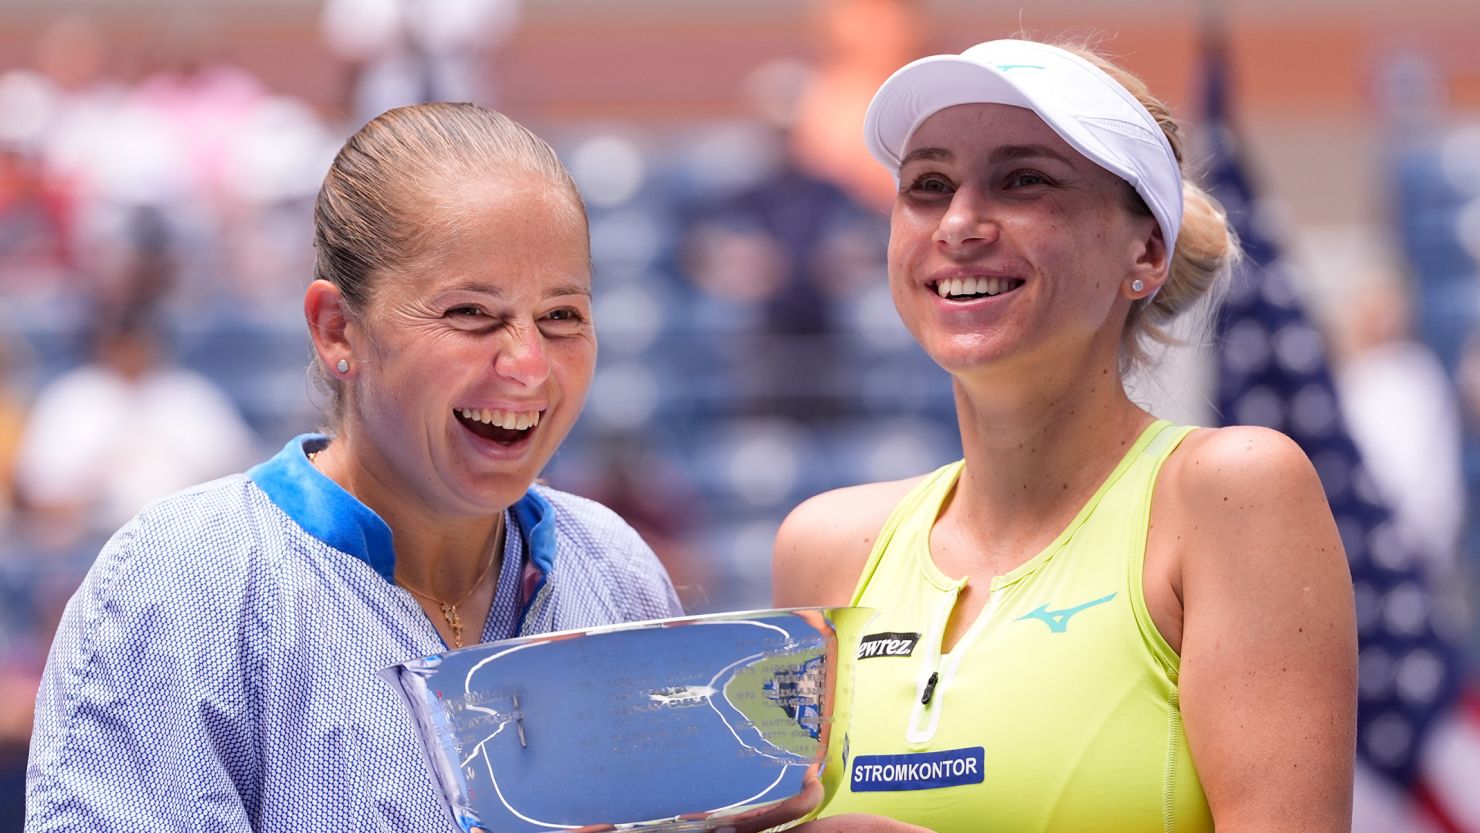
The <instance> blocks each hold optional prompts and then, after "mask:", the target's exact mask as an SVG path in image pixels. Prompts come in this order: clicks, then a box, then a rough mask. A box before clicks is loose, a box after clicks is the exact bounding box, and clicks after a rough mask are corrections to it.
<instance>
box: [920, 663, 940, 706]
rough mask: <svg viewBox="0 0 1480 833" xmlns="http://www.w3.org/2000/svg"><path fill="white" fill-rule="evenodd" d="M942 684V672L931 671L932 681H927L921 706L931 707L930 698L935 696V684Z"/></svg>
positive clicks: (921, 697)
mask: <svg viewBox="0 0 1480 833" xmlns="http://www.w3.org/2000/svg"><path fill="white" fill-rule="evenodd" d="M938 682H940V672H939V671H931V672H930V679H928V680H926V681H925V691H924V692H923V693H921V695H920V705H922V706H928V705H930V698H931V697H933V696H935V684H936V683H938Z"/></svg>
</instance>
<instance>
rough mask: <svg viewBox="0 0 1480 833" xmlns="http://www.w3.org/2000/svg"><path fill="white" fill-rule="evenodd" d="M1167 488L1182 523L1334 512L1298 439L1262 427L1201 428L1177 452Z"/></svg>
mask: <svg viewBox="0 0 1480 833" xmlns="http://www.w3.org/2000/svg"><path fill="white" fill-rule="evenodd" d="M1160 485H1162V487H1165V488H1168V490H1169V491H1171V496H1172V497H1174V499H1175V502H1174V503H1175V510H1177V515H1178V516H1180V518H1181V519H1191V521H1194V522H1200V521H1217V519H1220V518H1242V519H1249V513H1251V512H1257V510H1288V512H1296V513H1299V512H1314V513H1317V515H1320V513H1328V515H1329V509H1328V507H1326V499H1325V494H1323V491H1322V487H1320V479H1319V478H1317V476H1316V469H1314V468H1313V466H1311V463H1310V459H1307V457H1305V453H1304V451H1302V450H1301V448H1299V445H1296V444H1295V441H1294V439H1291V438H1289V436H1286V435H1283V434H1280V432H1277V431H1270V429H1267V428H1257V426H1228V428H1205V429H1197V431H1194V432H1191V434H1190V435H1188V436H1187V439H1185V441H1183V445H1181V447H1180V448H1178V450H1177V453H1175V454H1172V456H1171V459H1168V462H1166V468H1165V471H1163V476H1162V482H1160Z"/></svg>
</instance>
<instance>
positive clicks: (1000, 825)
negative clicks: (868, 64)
mask: <svg viewBox="0 0 1480 833" xmlns="http://www.w3.org/2000/svg"><path fill="white" fill-rule="evenodd" d="M865 137H866V141H867V142H868V145H869V148H870V150H871V151H872V152H873V155H874V156H875V158H877V159H878V160H879V161H880V162H882V163H883V164H884V165H885V166H886V167H887V168H888V169H889V170H890V171H891V172H892V173H893V174H894V175H895V177H896V179H897V181H898V183H899V192H898V196H897V198H896V200H895V203H894V208H893V212H892V215H891V236H890V242H889V285H890V289H891V292H892V295H893V298H894V302H895V306H896V308H897V309H898V311H899V314H900V317H901V318H902V319H903V321H904V323H905V325H906V326H907V327H908V329H909V330H910V332H911V333H912V334H913V335H914V337H915V339H916V340H917V341H918V342H919V343H920V345H921V347H922V348H924V350H925V351H926V352H927V353H928V354H929V355H930V356H931V357H932V358H933V359H934V360H935V361H936V362H937V363H938V364H939V365H940V366H941V367H942V368H944V369H945V370H946V372H947V373H949V374H950V376H951V379H952V384H953V387H954V390H955V398H956V409H957V417H958V422H959V426H960V431H961V444H962V448H963V450H964V459H962V460H960V461H958V462H955V463H952V464H949V465H946V466H944V467H942V468H940V469H939V470H937V471H935V472H933V473H930V474H926V475H923V476H921V477H917V478H913V479H910V480H905V481H899V482H893V483H872V484H866V485H862V486H854V487H851V488H845V489H840V490H838V491H834V492H829V493H826V494H823V495H819V496H817V497H814V498H812V499H811V500H809V501H807V502H806V503H804V504H802V505H801V506H799V507H798V508H797V509H796V510H795V511H794V512H793V513H792V514H791V516H790V517H789V518H787V520H786V522H785V523H784V524H783V525H782V528H781V531H780V533H779V534H778V537H777V541H776V552H775V571H774V576H775V578H774V585H775V601H776V603H777V604H778V605H781V606H800V605H838V604H850V603H851V604H856V605H860V606H865V607H872V608H876V609H878V611H879V613H878V615H877V617H876V618H875V619H874V621H873V622H872V623H871V625H870V626H869V627H868V628H867V629H866V631H865V633H864V635H863V637H862V640H863V642H862V646H861V648H860V650H859V651H858V654H857V658H856V660H855V661H854V663H853V668H852V669H851V674H852V679H853V700H852V710H851V714H850V715H846V716H844V717H843V718H841V719H840V720H839V722H838V723H836V724H834V726H833V728H832V735H833V737H834V738H841V739H842V740H841V742H836V743H834V744H833V749H832V752H831V755H832V758H831V760H830V761H829V766H828V767H826V769H825V771H824V772H825V775H824V779H825V780H826V779H831V783H830V784H829V786H830V787H831V788H832V790H831V791H830V795H831V796H832V797H831V799H830V800H829V802H828V804H827V805H826V806H825V807H824V808H823V809H822V812H821V814H820V815H821V817H820V818H819V819H817V820H814V821H811V822H809V823H808V824H807V825H806V826H805V828H803V829H805V830H806V831H807V833H824V831H842V830H847V831H864V830H881V831H882V830H893V831H901V830H916V829H918V828H919V827H924V828H927V829H930V830H937V831H958V830H959V831H969V830H970V831H974V830H1011V831H1014V833H1035V832H1036V831H1085V830H1094V831H1099V833H1119V831H1127V832H1129V831H1152V830H1156V831H1197V832H1199V833H1200V832H1201V831H1211V830H1213V829H1214V828H1215V827H1216V829H1217V830H1218V831H1219V832H1220V833H1229V831H1245V830H1258V831H1278V830H1302V831H1331V832H1332V833H1334V832H1335V831H1344V830H1348V829H1349V828H1350V815H1351V790H1352V762H1353V755H1354V749H1355V720H1356V715H1355V711H1356V628H1355V624H1354V620H1355V616H1354V612H1353V604H1352V596H1351V583H1350V576H1349V575H1348V573H1347V566H1346V559H1345V558H1344V556H1343V553H1342V548H1341V542H1340V539H1339V538H1338V536H1337V532H1336V525H1335V522H1334V521H1333V519H1332V517H1331V512H1330V509H1329V507H1327V505H1326V502H1325V498H1324V496H1323V493H1322V490H1321V486H1320V483H1319V481H1318V480H1317V478H1316V475H1315V472H1314V470H1313V469H1312V467H1311V465H1310V462H1309V461H1308V460H1307V459H1306V457H1305V455H1304V454H1303V453H1302V452H1301V451H1300V449H1299V448H1298V447H1297V446H1296V445H1295V444H1294V443H1293V442H1292V441H1290V440H1289V439H1288V438H1286V437H1285V436H1283V435H1281V434H1279V433H1276V432H1273V431H1269V430H1266V429H1263V428H1250V427H1228V428H1216V429H1210V428H1196V427H1190V426H1178V425H1172V424H1170V423H1168V422H1166V421H1164V420H1159V419H1157V418H1156V417H1155V416H1154V415H1152V414H1151V413H1149V412H1147V411H1146V410H1144V409H1143V408H1141V407H1140V406H1138V405H1136V404H1135V403H1134V402H1132V401H1131V399H1130V398H1129V397H1128V396H1127V394H1126V391H1125V387H1124V385H1123V383H1122V374H1123V373H1124V372H1125V371H1126V370H1128V369H1129V368H1130V367H1132V366H1133V365H1135V364H1136V363H1137V362H1138V361H1140V360H1141V359H1142V357H1143V355H1144V353H1143V351H1144V345H1145V343H1146V341H1147V340H1148V339H1149V340H1153V341H1154V340H1166V339H1167V338H1168V336H1167V335H1166V332H1167V330H1166V328H1167V325H1168V324H1169V323H1170V322H1171V321H1172V320H1173V319H1174V318H1175V317H1176V316H1177V315H1178V314H1179V313H1182V312H1183V311H1185V310H1186V309H1187V308H1188V307H1190V306H1192V305H1193V304H1194V303H1195V302H1197V301H1198V300H1199V299H1201V298H1204V297H1206V296H1207V295H1208V293H1210V292H1213V291H1216V288H1217V287H1218V285H1219V282H1220V280H1221V279H1222V278H1223V277H1224V276H1225V274H1226V273H1227V271H1228V266H1229V264H1230V263H1231V262H1232V261H1233V259H1234V258H1235V257H1236V256H1237V244H1236V241H1235V240H1234V239H1233V236H1232V234H1231V233H1230V231H1229V228H1228V225H1227V223H1226V221H1225V218H1224V214H1223V211H1222V209H1221V208H1220V207H1219V206H1218V204H1217V203H1216V201H1214V200H1213V199H1212V198H1211V197H1210V196H1209V195H1208V194H1207V193H1206V192H1204V191H1203V190H1202V189H1200V188H1198V187H1197V186H1196V185H1193V184H1192V183H1190V182H1186V181H1185V180H1184V178H1183V175H1182V159H1183V157H1182V148H1181V141H1182V140H1181V137H1180V134H1179V133H1178V130H1177V126H1176V124H1175V122H1173V120H1172V118H1171V115H1170V113H1169V112H1168V111H1167V108H1166V107H1165V105H1163V104H1162V103H1161V102H1160V101H1158V100H1156V99H1155V98H1154V97H1152V96H1151V94H1150V93H1149V92H1148V91H1147V89H1146V87H1145V85H1144V84H1143V83H1142V82H1141V81H1140V80H1139V79H1137V78H1135V77H1134V76H1133V75H1131V74H1129V73H1127V72H1126V71H1125V70H1123V69H1121V68H1119V67H1117V66H1115V65H1114V64H1112V63H1110V62H1109V61H1107V60H1105V59H1104V58H1102V57H1101V56H1099V55H1096V54H1095V53H1093V52H1091V51H1088V50H1086V49H1083V48H1081V47H1073V46H1053V45H1048V44H1043V43H1037V42H1032V41H1024V40H999V41H990V42H987V43H983V44H979V45H977V46H974V47H972V48H970V49H968V50H966V51H965V52H963V53H961V54H960V55H936V56H932V57H928V58H923V59H921V60H918V61H915V62H913V63H911V64H909V65H907V66H905V67H904V68H902V69H900V70H899V71H898V72H896V73H895V74H894V75H893V76H892V77H891V78H890V79H889V80H888V81H886V82H885V83H884V85H883V86H882V87H881V88H880V89H879V91H878V93H877V95H876V96H875V98H874V101H873V103H872V105H871V106H870V108H869V112H868V115H867V117H866V119H865ZM880 646H887V650H882V649H881V650H873V648H877V647H880ZM917 826H918V827H917Z"/></svg>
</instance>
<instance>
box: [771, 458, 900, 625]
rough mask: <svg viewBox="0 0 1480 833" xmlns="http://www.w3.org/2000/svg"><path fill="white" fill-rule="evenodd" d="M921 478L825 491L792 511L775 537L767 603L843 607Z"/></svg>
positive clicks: (779, 605)
mask: <svg viewBox="0 0 1480 833" xmlns="http://www.w3.org/2000/svg"><path fill="white" fill-rule="evenodd" d="M918 482H919V479H918V478H916V479H912V480H898V481H893V482H889V483H869V484H866V485H863V486H850V487H848V488H846V489H837V490H834V491H831V492H824V493H823V494H820V495H817V496H816V497H813V498H810V499H809V500H807V501H805V502H803V503H802V504H801V505H800V506H798V507H797V508H795V509H793V510H792V511H791V514H790V515H788V516H787V518H786V520H785V521H783V522H782V523H781V529H780V530H779V531H778V532H777V533H776V546H775V550H774V551H773V554H772V559H771V599H772V602H774V603H775V605H776V606H777V607H809V606H812V605H846V604H847V603H848V602H849V600H850V599H852V598H853V588H854V586H855V585H856V584H857V583H858V576H859V573H861V572H862V571H863V567H864V565H865V564H866V563H867V562H868V556H869V553H870V552H871V551H872V550H873V546H874V539H875V538H876V537H878V534H879V529H880V527H882V526H883V525H884V521H885V519H887V518H888V517H889V513H890V511H892V510H893V509H894V505H895V504H897V503H898V502H899V501H900V499H901V498H903V497H904V496H905V494H906V493H907V492H909V490H910V489H911V488H912V487H913V486H914V485H915V484H916V483H918Z"/></svg>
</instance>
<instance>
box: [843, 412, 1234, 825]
mask: <svg viewBox="0 0 1480 833" xmlns="http://www.w3.org/2000/svg"><path fill="white" fill-rule="evenodd" d="M1190 430H1192V429H1190V428H1186V427H1178V426H1171V425H1169V424H1168V423H1166V422H1157V423H1155V424H1153V425H1152V426H1150V427H1149V428H1147V429H1146V431H1145V432H1144V433H1143V434H1142V435H1141V437H1140V438H1139V439H1138V440H1137V442H1136V443H1135V445H1134V446H1132V448H1131V449H1130V451H1129V452H1127V454H1126V455H1125V458H1124V459H1123V460H1121V461H1120V463H1119V464H1118V465H1117V466H1116V468H1115V470H1114V471H1113V472H1112V473H1111V474H1110V476H1109V478H1107V479H1106V481H1105V482H1104V484H1102V485H1101V486H1100V488H1099V490H1098V491H1097V492H1096V493H1095V494H1094V496H1093V497H1091V498H1090V499H1089V502H1088V503H1086V504H1085V505H1084V507H1083V508H1082V509H1081V510H1080V512H1079V515H1078V516H1077V517H1075V519H1074V520H1073V522H1072V523H1070V524H1069V526H1068V528H1066V529H1065V530H1064V531H1063V533H1062V534H1060V535H1059V536H1058V538H1057V539H1056V540H1055V541H1054V542H1053V543H1051V544H1049V545H1048V547H1047V548H1045V549H1044V550H1043V551H1042V552H1040V553H1038V554H1037V555H1035V556H1034V557H1033V558H1031V559H1029V560H1028V561H1027V562H1026V563H1024V564H1023V565H1022V566H1020V567H1018V568H1017V569H1015V570H1013V571H1011V572H1009V573H1007V574H1006V575H1001V576H997V577H996V578H994V579H992V582H991V591H990V595H989V597H988V600H987V603H986V606H985V607H984V608H983V609H982V612H981V614H980V616H979V617H978V618H977V620H976V622H974V623H973V624H972V625H971V627H970V629H969V630H968V631H967V632H966V633H965V634H964V635H963V636H962V637H961V639H960V640H959V641H958V643H957V644H956V646H955V647H954V648H953V649H952V650H951V652H950V653H948V654H945V655H943V656H942V655H941V653H940V648H941V638H942V634H943V633H944V630H945V626H946V622H947V619H948V618H949V616H950V614H951V610H952V608H953V606H954V605H955V602H956V597H957V594H958V593H959V592H960V589H961V588H962V587H963V586H964V585H965V580H964V579H963V580H959V581H958V580H953V579H951V578H948V577H947V576H945V575H944V574H943V573H941V571H940V570H939V568H937V567H936V566H935V563H934V562H933V561H932V560H931V557H930V547H929V540H930V529H931V527H932V526H933V525H934V523H935V519H936V517H937V516H938V515H939V513H940V508H941V506H942V504H943V502H944V501H945V499H946V497H947V496H948V495H949V494H950V492H951V490H952V489H953V488H954V487H955V484H956V479H957V477H958V476H959V475H960V472H961V468H962V463H961V462H956V463H953V464H951V465H948V466H945V467H944V468H941V469H940V470H938V471H936V472H935V473H934V474H932V475H930V476H929V477H927V478H926V479H925V481H924V482H923V483H921V484H920V485H919V486H918V487H917V488H916V489H914V490H913V491H912V492H911V493H910V494H909V495H908V496H906V497H905V499H904V500H903V501H902V502H901V503H900V504H899V506H898V507H896V508H895V510H894V512H893V513H892V514H891V515H890V517H889V519H888V520H887V521H886V522H885V525H884V528H883V530H882V532H881V534H880V536H879V539H878V541H877V542H876V543H875V545H874V550H873V553H872V554H871V555H870V557H869V561H868V564H867V565H866V566H865V567H864V570H863V575H862V576H861V577H860V579H859V583H858V589H857V590H856V591H855V592H854V597H853V603H854V604H855V605H862V606H866V607H873V608H876V609H878V610H879V611H880V613H879V615H878V617H877V618H875V619H874V620H873V622H871V623H870V624H869V625H868V627H867V628H865V630H864V632H863V637H862V639H861V640H860V644H859V649H858V654H857V658H856V660H855V661H854V662H853V663H852V665H853V678H852V679H853V685H852V686H851V688H852V697H853V714H852V719H851V720H844V719H840V720H839V722H838V723H836V724H834V725H833V727H832V732H833V735H834V737H837V735H838V734H839V733H841V734H842V735H843V740H842V742H834V744H833V746H832V750H831V752H830V755H831V758H830V760H829V762H828V766H827V767H826V768H825V770H824V778H825V779H831V780H832V781H833V783H832V784H830V785H829V786H831V787H835V789H836V792H835V795H834V798H833V799H832V800H831V801H830V802H829V803H828V805H827V806H826V807H825V808H824V809H823V812H822V815H824V816H828V815H837V814H841V813H874V814H879V815H887V816H892V817H894V818H897V819H900V820H902V821H906V822H910V823H913V824H918V825H922V826H924V827H928V828H930V829H932V830H937V831H942V833H950V831H1009V833H1031V832H1032V831H1075V833H1078V831H1089V830H1093V831H1097V833H1118V831H1127V833H1129V831H1135V833H1147V832H1148V831H1163V832H1164V833H1165V832H1166V831H1178V833H1182V831H1211V830H1212V829H1213V822H1212V817H1211V815H1210V814H1209V812H1208V805H1207V799H1206V797H1205V796H1204V795H1203V791H1202V785H1201V783H1200V782H1199V781H1198V777H1197V771H1196V770H1195V769H1194V768H1193V765H1192V758H1191V756H1190V754H1189V753H1188V750H1187V743H1186V739H1185V738H1184V737H1183V734H1182V721H1181V712H1180V710H1179V709H1178V706H1177V668H1178V662H1179V660H1178V657H1177V655H1176V654H1175V653H1174V652H1173V651H1172V649H1171V647H1170V646H1169V645H1167V643H1166V641H1165V640H1164V639H1163V638H1162V636H1161V634H1160V633H1159V632H1158V631H1157V629H1156V626H1155V624H1154V623H1153V622H1152V621H1151V617H1150V615H1149V614H1148V613H1147V610H1146V603H1145V599H1144V596H1143V593H1142V583H1141V571H1142V559H1143V556H1144V553H1145V548H1146V529H1147V522H1148V519H1149V517H1150V510H1151V492H1152V487H1153V485H1154V483H1155V480H1156V475H1157V472H1158V471H1159V470H1160V468H1161V465H1162V463H1163V462H1164V461H1165V460H1166V458H1167V457H1168V456H1169V455H1170V454H1171V452H1172V450H1173V449H1175V448H1176V446H1177V444H1178V443H1180V442H1181V440H1182V438H1183V437H1185V436H1186V435H1187V433H1188V432H1189V431H1190ZM927 693H928V697H927V696H926V695H927ZM922 700H928V702H925V703H922V702H921V701H922Z"/></svg>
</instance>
